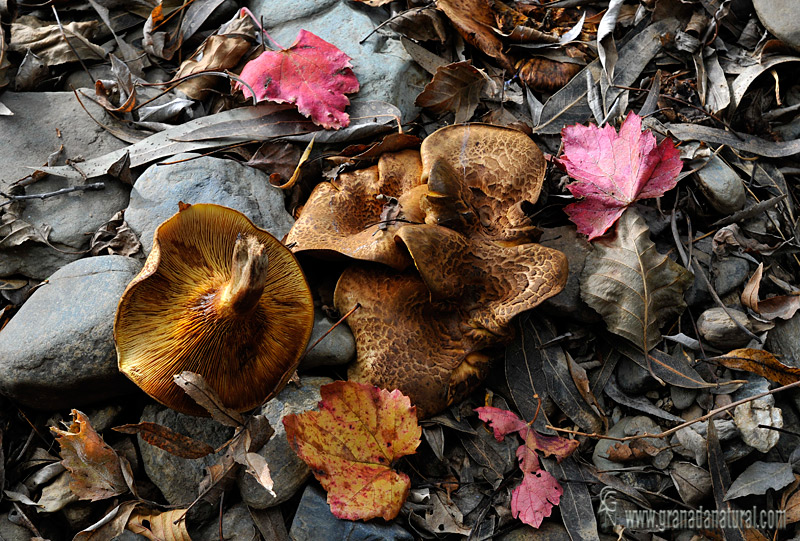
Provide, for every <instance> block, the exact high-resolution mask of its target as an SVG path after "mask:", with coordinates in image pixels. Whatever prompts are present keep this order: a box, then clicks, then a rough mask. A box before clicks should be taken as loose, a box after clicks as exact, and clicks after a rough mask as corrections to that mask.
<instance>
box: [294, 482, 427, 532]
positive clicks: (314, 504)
mask: <svg viewBox="0 0 800 541" xmlns="http://www.w3.org/2000/svg"><path fill="white" fill-rule="evenodd" d="M289 535H290V536H291V538H292V539H293V540H294V541H318V540H320V539H347V540H348V541H372V540H373V539H383V540H386V541H412V540H413V539H414V537H413V536H412V535H411V534H410V533H408V532H407V531H405V530H404V529H403V528H402V527H400V525H398V524H395V523H391V522H388V523H387V522H383V523H381V522H378V521H372V522H360V521H358V522H356V521H351V520H340V519H338V518H336V517H335V516H333V513H331V509H330V507H329V506H328V502H327V501H326V495H325V492H324V491H323V490H322V489H321V488H319V487H318V486H316V485H314V484H310V485H308V486H307V487H306V490H305V492H303V498H302V499H301V500H300V506H299V507H298V508H297V513H295V515H294V521H293V522H292V529H291V530H290V531H289Z"/></svg>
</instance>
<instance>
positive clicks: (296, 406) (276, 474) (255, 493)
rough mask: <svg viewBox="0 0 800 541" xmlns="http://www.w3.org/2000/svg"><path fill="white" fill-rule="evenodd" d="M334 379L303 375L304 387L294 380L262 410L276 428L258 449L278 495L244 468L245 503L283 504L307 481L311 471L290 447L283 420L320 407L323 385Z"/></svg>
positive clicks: (241, 488)
mask: <svg viewBox="0 0 800 541" xmlns="http://www.w3.org/2000/svg"><path fill="white" fill-rule="evenodd" d="M332 381H333V380H332V379H330V378H318V377H306V378H301V380H300V387H297V386H295V385H293V384H291V383H290V384H289V385H287V386H286V387H285V388H284V389H283V390H282V391H281V392H280V393H278V396H276V397H275V398H273V399H272V400H270V401H269V402H267V403H266V404H265V405H264V407H263V408H262V409H261V413H262V414H263V415H266V417H267V419H269V423H270V424H271V425H272V428H273V429H274V430H275V434H274V435H273V436H272V438H270V440H269V441H268V442H267V444H266V445H264V447H262V448H261V449H260V450H259V451H258V454H260V455H261V456H263V457H264V458H265V459H266V460H267V464H269V470H270V475H271V476H272V481H273V490H274V491H275V496H272V495H271V494H270V493H269V492H267V491H266V489H264V487H262V486H261V485H259V484H258V482H257V481H256V480H255V479H254V478H253V476H252V475H250V474H248V473H246V472H244V471H242V472H241V473H240V475H239V491H240V493H241V495H242V501H244V503H246V504H247V505H249V506H250V507H253V508H256V509H265V508H267V507H272V506H275V505H278V504H281V503H283V502H285V501H286V500H288V499H289V498H291V497H292V496H293V495H294V493H295V492H297V491H298V490H299V489H300V487H302V486H303V484H304V483H305V482H306V480H307V479H308V476H309V475H310V474H311V470H309V468H308V466H307V465H306V463H305V462H303V460H302V459H301V458H300V457H298V456H297V454H296V453H295V452H294V451H293V450H292V448H291V447H290V446H289V441H288V440H287V439H286V429H285V428H284V426H283V421H282V419H283V418H284V417H285V416H286V415H289V414H290V413H303V412H304V411H308V410H315V409H317V404H318V403H319V401H320V393H319V388H320V387H322V386H323V385H325V384H328V383H331V382H332Z"/></svg>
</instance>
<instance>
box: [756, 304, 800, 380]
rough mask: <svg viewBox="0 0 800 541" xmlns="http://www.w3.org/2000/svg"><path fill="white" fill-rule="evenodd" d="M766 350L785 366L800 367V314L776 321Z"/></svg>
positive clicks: (768, 338) (766, 344)
mask: <svg viewBox="0 0 800 541" xmlns="http://www.w3.org/2000/svg"><path fill="white" fill-rule="evenodd" d="M764 349H766V350H767V351H769V352H770V353H773V354H774V355H777V356H778V358H779V359H780V360H781V362H782V363H783V364H788V365H789V366H795V367H800V313H798V314H795V316H794V317H792V318H791V319H788V320H782V319H777V320H775V328H774V329H772V330H771V331H769V333H768V334H767V341H766V343H765V344H764Z"/></svg>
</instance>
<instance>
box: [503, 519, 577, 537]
mask: <svg viewBox="0 0 800 541" xmlns="http://www.w3.org/2000/svg"><path fill="white" fill-rule="evenodd" d="M495 539H496V540H497V541H531V540H533V539H539V540H544V539H547V541H570V539H571V538H570V536H569V533H568V532H567V529H566V528H565V527H564V525H563V524H559V523H556V522H551V521H549V520H545V521H543V522H542V524H541V525H540V526H539V527H538V528H534V527H533V526H528V525H526V524H523V525H522V526H520V527H519V528H517V529H515V530H511V531H510V532H508V533H505V534H503V535H501V536H499V537H496V538H495Z"/></svg>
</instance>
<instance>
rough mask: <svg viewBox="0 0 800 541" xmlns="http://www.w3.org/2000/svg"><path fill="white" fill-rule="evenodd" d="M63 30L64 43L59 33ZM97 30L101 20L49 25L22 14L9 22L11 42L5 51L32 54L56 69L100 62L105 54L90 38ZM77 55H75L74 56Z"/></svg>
mask: <svg viewBox="0 0 800 541" xmlns="http://www.w3.org/2000/svg"><path fill="white" fill-rule="evenodd" d="M61 28H63V29H64V34H66V38H67V39H69V43H67V42H66V41H65V39H64V36H63V35H62V34H61ZM99 28H100V21H85V22H77V21H73V22H70V23H67V24H62V25H61V27H60V28H59V25H57V24H51V23H47V22H44V21H41V20H39V19H37V18H36V17H34V16H32V15H23V16H21V17H18V18H17V19H16V20H15V21H14V22H13V23H11V41H10V42H9V44H8V50H10V51H14V52H19V53H23V54H24V53H26V52H27V51H31V52H32V53H33V54H35V55H36V56H37V57H38V58H39V59H41V60H42V61H43V62H45V63H46V64H47V65H48V66H57V65H59V64H65V63H67V62H76V61H77V60H79V58H80V59H81V60H90V59H91V60H103V59H105V57H106V52H105V51H104V50H103V48H102V47H100V46H99V45H95V44H94V43H92V42H91V41H89V40H90V39H92V38H93V37H94V35H95V34H96V33H97V31H98V29H99ZM76 53H77V55H78V56H75V54H76Z"/></svg>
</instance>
